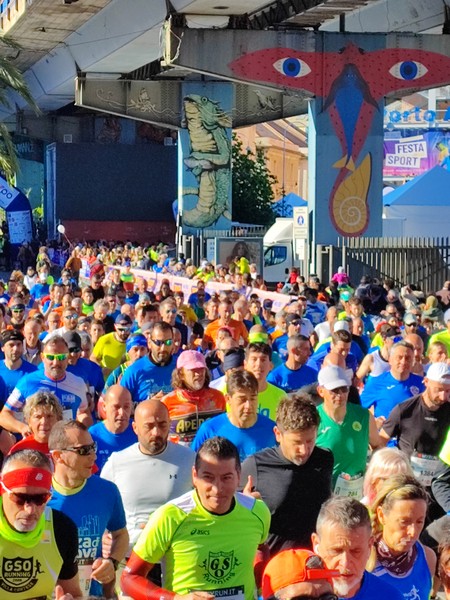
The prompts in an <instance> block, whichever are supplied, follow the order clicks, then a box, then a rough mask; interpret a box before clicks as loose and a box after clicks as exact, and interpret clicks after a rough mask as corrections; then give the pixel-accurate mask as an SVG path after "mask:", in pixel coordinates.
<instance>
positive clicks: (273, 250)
mask: <svg viewBox="0 0 450 600" xmlns="http://www.w3.org/2000/svg"><path fill="white" fill-rule="evenodd" d="M286 259H287V247H286V246H268V247H266V248H265V249H264V266H265V267H271V266H273V265H279V264H281V263H283V262H284V261H285V260H286Z"/></svg>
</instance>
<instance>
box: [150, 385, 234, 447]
mask: <svg viewBox="0 0 450 600" xmlns="http://www.w3.org/2000/svg"><path fill="white" fill-rule="evenodd" d="M161 402H163V403H164V404H165V405H166V406H167V408H168V409H169V415H170V433H171V435H172V436H173V437H174V438H176V439H172V438H171V439H172V441H178V443H181V444H184V445H189V444H190V443H191V442H192V440H193V439H194V437H195V434H196V433H197V430H198V428H199V427H200V425H201V424H202V423H203V421H206V419H210V418H211V417H215V416H216V415H220V414H221V413H223V412H225V409H226V401H225V396H224V395H223V394H222V392H219V390H215V389H212V388H203V389H202V390H199V391H198V392H191V391H189V390H180V389H178V390H174V391H173V392H170V394H167V395H166V396H164V398H163V399H162V400H161Z"/></svg>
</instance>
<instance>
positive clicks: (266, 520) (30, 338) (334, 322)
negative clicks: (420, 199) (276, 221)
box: [0, 242, 450, 600]
mask: <svg viewBox="0 0 450 600" xmlns="http://www.w3.org/2000/svg"><path fill="white" fill-rule="evenodd" d="M27 260H30V256H26V257H24V258H23V261H27ZM17 266H18V267H19V265H17ZM57 267H58V268H57ZM0 343H1V350H2V360H1V361H0V400H1V403H2V409H1V412H0V426H1V432H0V450H1V452H2V455H3V467H2V473H1V487H2V495H1V499H0V502H1V511H0V550H1V552H2V556H3V561H2V563H1V565H0V588H1V591H0V598H2V599H3V598H5V599H9V598H15V599H16V600H22V599H23V600H29V599H30V598H46V597H50V595H51V593H52V590H55V589H56V592H55V593H56V598H57V599H58V600H60V599H65V600H70V599H71V598H78V597H79V598H82V597H83V598H85V597H94V598H102V597H104V598H116V597H117V596H121V597H130V598H135V599H138V600H141V599H142V600H143V599H144V598H151V599H152V600H161V599H162V598H165V599H169V600H172V599H174V598H176V600H179V599H180V598H182V597H184V598H186V599H187V600H212V599H213V597H224V598H227V599H228V600H253V599H254V598H255V594H258V595H259V596H261V597H262V598H263V599H264V600H271V599H272V598H279V599H281V600H291V599H293V598H303V599H308V598H321V599H322V600H333V599H336V598H355V599H356V600H360V599H361V600H364V599H368V600H369V599H372V598H379V597H380V595H381V594H383V593H384V594H386V597H388V598H404V599H405V600H425V599H428V598H430V597H434V596H436V594H438V593H441V594H446V595H447V597H448V598H450V517H449V516H448V513H450V435H449V426H450V403H449V400H450V282H443V286H442V289H440V290H421V289H420V288H419V287H418V286H415V285H414V282H411V283H409V285H404V286H397V285H396V283H395V282H394V281H393V280H392V279H389V278H386V279H384V280H375V279H371V278H370V277H363V278H362V280H361V281H358V282H355V281H352V279H351V273H347V272H346V270H345V268H343V267H339V269H338V270H337V272H336V273H335V274H334V275H333V277H332V278H331V281H326V282H321V281H320V279H319V278H318V277H317V276H314V275H313V276H309V277H304V276H302V275H301V274H300V273H299V272H298V270H297V269H295V268H292V269H291V271H290V273H289V274H288V275H287V277H286V280H285V281H283V282H280V284H279V286H278V288H277V292H270V291H267V287H266V285H265V283H264V279H263V277H262V276H261V274H260V273H259V272H258V267H257V265H256V264H252V263H251V262H250V261H249V260H248V258H246V256H243V255H242V254H239V255H237V256H231V257H230V258H229V260H228V261H227V263H226V264H223V265H213V264H211V263H210V262H208V261H207V260H203V261H201V262H200V264H198V265H195V264H194V263H193V262H192V261H191V260H189V259H185V257H184V256H183V255H178V256H173V252H171V251H170V249H169V248H168V247H167V246H165V245H163V244H148V245H142V246H138V245H133V244H123V245H120V244H106V243H101V242H99V243H96V244H90V245H89V244H79V245H77V246H76V247H74V248H73V247H71V248H70V249H68V248H66V249H64V251H63V250H62V249H61V248H57V247H53V248H49V247H45V246H42V247H41V248H39V251H38V252H37V255H36V260H35V262H34V256H33V263H32V264H26V262H25V263H20V268H17V269H15V270H13V271H12V272H11V274H10V276H9V278H8V280H7V281H3V282H1V281H0Z"/></svg>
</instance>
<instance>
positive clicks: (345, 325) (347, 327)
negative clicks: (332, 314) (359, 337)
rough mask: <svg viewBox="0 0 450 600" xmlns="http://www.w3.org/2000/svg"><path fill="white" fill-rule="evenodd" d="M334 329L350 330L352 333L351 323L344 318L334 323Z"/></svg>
mask: <svg viewBox="0 0 450 600" xmlns="http://www.w3.org/2000/svg"><path fill="white" fill-rule="evenodd" d="M333 331H334V332H336V331H348V333H350V323H349V322H348V321H345V320H344V319H342V320H340V321H336V323H335V324H334V328H333Z"/></svg>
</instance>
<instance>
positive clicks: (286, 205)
mask: <svg viewBox="0 0 450 600" xmlns="http://www.w3.org/2000/svg"><path fill="white" fill-rule="evenodd" d="M307 205H308V203H307V202H306V200H303V198H301V197H300V196H297V194H294V192H291V193H290V194H287V195H286V196H283V197H281V198H279V199H278V200H277V201H276V202H274V203H273V206H272V209H273V211H274V213H276V214H277V215H279V216H280V217H292V216H293V208H294V207H297V206H307Z"/></svg>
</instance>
